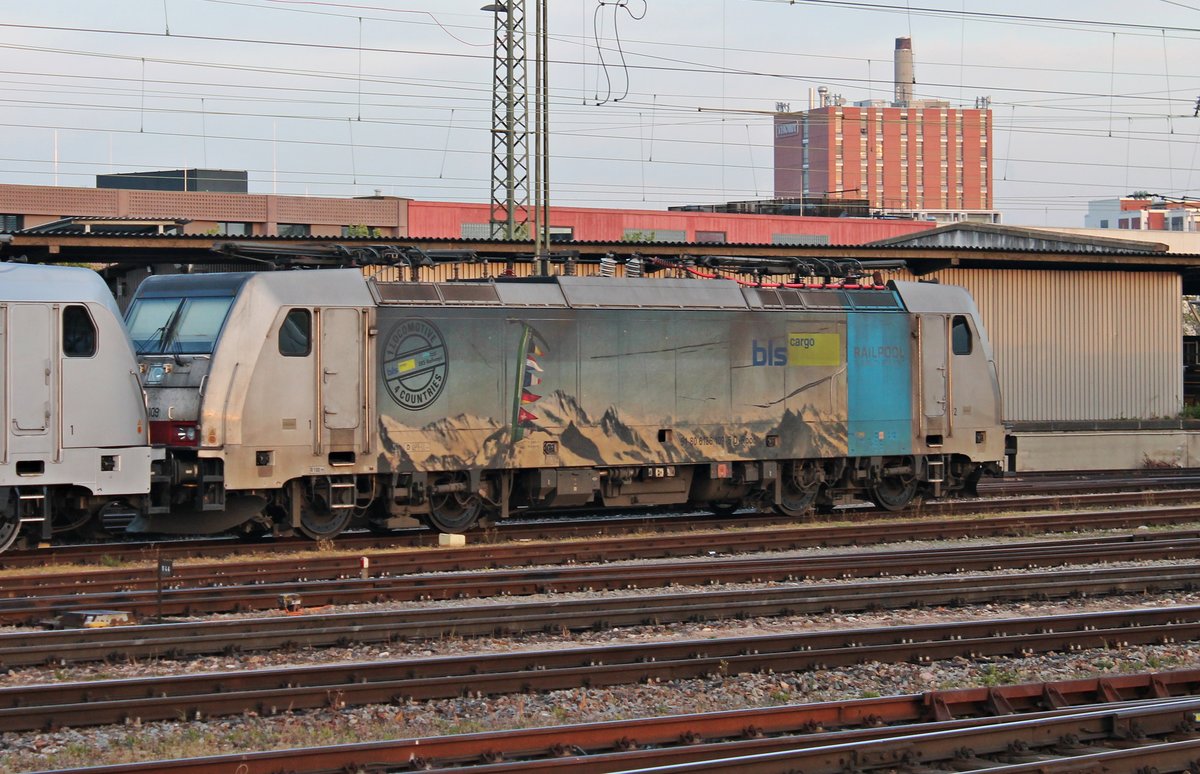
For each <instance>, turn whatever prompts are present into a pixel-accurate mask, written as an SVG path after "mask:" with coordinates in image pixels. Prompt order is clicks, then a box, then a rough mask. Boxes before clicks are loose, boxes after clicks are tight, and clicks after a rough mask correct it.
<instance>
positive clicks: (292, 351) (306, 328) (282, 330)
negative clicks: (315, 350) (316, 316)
mask: <svg viewBox="0 0 1200 774" xmlns="http://www.w3.org/2000/svg"><path fill="white" fill-rule="evenodd" d="M309 352H312V312H310V311H308V310H307V309H292V310H291V311H289V312H288V313H287V317H285V318H284V320H283V325H281V326H279V354H281V355H283V356H284V357H307V356H308V353H309Z"/></svg>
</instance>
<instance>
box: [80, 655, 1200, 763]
mask: <svg viewBox="0 0 1200 774" xmlns="http://www.w3.org/2000/svg"><path fill="white" fill-rule="evenodd" d="M1197 693H1200V671H1196V670H1189V671H1182V670H1181V671H1177V672H1161V673H1152V674H1138V675H1123V676H1117V677H1111V678H1103V679H1087V680H1070V681H1057V682H1049V683H1031V684H1022V685H1009V686H997V687H991V688H971V689H960V690H951V691H930V692H927V693H922V694H909V695H902V696H890V697H886V698H878V699H855V700H850V701H840V702H823V703H819V704H804V705H789V706H782V707H770V708H766V709H750V710H737V711H732V712H714V713H706V714H702V715H675V716H666V717H655V718H639V719H636V720H628V721H613V722H606V723H589V724H582V725H570V726H555V727H542V728H529V729H517V730H512V731H499V732H486V733H474V734H456V735H453V736H439V737H426V738H423V739H400V740H395V741H386V742H372V743H366V744H352V745H337V746H333V747H313V748H307V749H297V750H281V751H271V752H254V753H244V754H238V755H221V756H210V757H204V758H192V759H186V760H172V761H153V762H147V763H132V764H122V765H120V766H104V767H98V768H95V769H92V771H91V772H89V774H116V773H117V772H129V774H139V773H140V772H152V771H153V772H164V773H170V774H209V773H210V772H228V771H237V772H238V773H239V774H277V772H279V771H285V770H286V771H291V772H298V773H300V772H318V771H319V772H328V771H357V772H363V773H364V774H370V773H371V772H385V771H395V770H397V769H401V768H406V769H421V768H425V767H431V768H449V767H459V768H463V767H467V768H469V769H470V770H471V771H474V772H477V773H478V774H482V772H488V771H515V770H521V771H540V770H549V769H568V770H570V771H571V772H573V773H574V772H581V773H583V774H588V773H590V772H612V771H618V770H628V769H632V768H637V767H646V766H665V765H678V764H680V763H684V762H689V763H690V762H695V761H702V760H712V759H714V758H716V759H720V758H728V757H730V756H742V757H745V756H746V755H750V754H758V755H761V754H764V753H774V752H780V751H784V750H792V749H796V748H802V747H814V746H819V745H821V744H823V743H827V742H829V741H834V740H836V741H837V742H840V743H847V742H851V741H856V742H868V741H875V740H878V739H885V738H887V739H898V738H906V739H907V740H908V742H909V744H910V749H912V745H913V739H912V736H913V734H914V732H915V733H918V734H928V733H937V732H944V731H950V730H955V729H961V728H970V727H972V726H975V727H979V726H983V725H995V724H1000V723H1005V722H1010V721H1012V720H1013V719H1016V718H1022V719H1027V720H1038V721H1040V720H1043V719H1051V718H1055V717H1056V716H1057V717H1058V718H1061V717H1063V716H1065V715H1069V714H1075V715H1079V714H1086V713H1090V712H1095V711H1098V710H1107V711H1119V710H1122V709H1127V708H1131V707H1133V706H1135V705H1136V704H1138V703H1143V704H1144V703H1146V702H1148V701H1152V700H1156V699H1157V700H1162V699H1168V698H1170V697H1181V696H1185V697H1186V696H1191V695H1195V694H1197ZM1180 708H1182V706H1181V705H1179V704H1176V705H1175V707H1174V708H1173V709H1180ZM1185 711H1186V710H1185ZM1010 730H1011V727H1010ZM1099 741H1101V740H1098V739H1093V740H1092V744H1096V743H1098V742H1099ZM1144 743H1145V740H1143V746H1144ZM840 771H841V770H839V774H840Z"/></svg>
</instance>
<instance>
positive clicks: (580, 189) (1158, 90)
mask: <svg viewBox="0 0 1200 774" xmlns="http://www.w3.org/2000/svg"><path fill="white" fill-rule="evenodd" d="M485 4H486V3H484V2H481V0H473V2H460V0H443V1H442V2H434V1H433V0H361V2H356V1H355V0H344V1H342V2H337V1H334V0H330V1H328V2H324V1H320V0H108V2H97V0H37V2H29V1H28V0H26V1H25V2H16V1H15V0H0V10H2V13H0V20H2V21H0V106H2V108H3V110H2V112H0V126H2V127H3V137H4V141H3V143H2V148H0V183H30V184H37V185H61V186H84V187H91V186H94V185H95V176H96V175H97V174H104V173H108V172H136V171H145V170H151V169H176V168H181V167H208V168H219V169H243V170H247V171H248V172H249V177H250V190H251V192H255V193H272V192H274V193H280V194H305V195H322V196H362V195H371V194H373V193H375V192H376V191H378V192H380V193H382V194H385V195H394V196H404V197H410V198H415V199H422V200H434V201H465V202H486V201H488V199H489V197H490V195H491V132H490V127H491V121H492V108H491V105H492V92H491V88H492V78H493V69H494V68H493V27H492V25H493V20H494V17H495V14H494V13H493V12H490V11H483V10H481V6H483V5H485ZM548 4H549V14H548V15H549V20H548V27H547V29H548V34H549V37H550V60H551V63H550V67H549V81H550V91H551V108H550V150H551V201H552V203H553V204H555V205H564V206H591V207H627V208H639V209H664V208H666V207H668V206H671V205H678V204H699V203H713V202H724V201H737V200H745V199H759V198H770V197H771V196H772V195H773V190H772V185H773V174H772V145H771V144H772V131H773V130H772V119H771V115H772V112H773V111H774V109H775V105H776V103H777V102H786V103H789V104H790V106H791V109H793V110H798V109H804V108H806V107H807V106H808V95H809V92H810V89H813V88H816V87H818V86H827V87H828V88H829V89H830V91H831V92H833V93H834V94H840V95H842V96H843V97H845V99H846V100H847V101H848V102H854V101H857V100H863V99H885V98H890V96H891V93H892V50H893V47H894V40H895V38H896V37H900V36H910V37H911V38H912V39H913V49H914V60H915V63H916V80H917V84H916V87H915V91H916V94H915V96H916V97H917V98H925V99H945V100H949V101H950V102H951V104H952V105H963V106H967V107H971V106H974V104H975V100H976V98H978V97H988V98H990V100H991V107H992V110H993V114H994V116H993V121H994V135H993V164H994V192H995V206H996V208H997V209H999V210H1001V211H1002V213H1003V217H1004V222H1005V223H1010V224H1017V225H1020V224H1027V225H1052V226H1054V225H1057V226H1082V225H1083V215H1084V212H1085V211H1086V209H1087V202H1088V201H1089V200H1093V199H1104V198H1109V199H1111V198H1115V197H1117V196H1122V195H1127V194H1130V193H1133V192H1135V191H1147V192H1150V193H1154V194H1160V195H1163V196H1166V197H1187V196H1193V197H1195V196H1200V174H1197V173H1196V164H1197V162H1198V161H1200V156H1198V151H1200V118H1198V117H1196V116H1195V112H1196V110H1197V105H1198V104H1200V103H1198V100H1200V57H1197V56H1196V53H1195V52H1196V51H1197V50H1198V49H1197V43H1198V41H1200V0H1143V1H1142V2H1139V3H1135V4H1131V3H1128V2H1112V1H1110V0H1088V1H1086V2H1085V1H1084V0H1058V2H1054V3H1049V2H1045V0H1042V2H1032V1H1029V0H1007V2H1004V3H998V2H985V1H984V0H907V1H906V2H894V1H893V2H885V1H884V0H861V1H859V2H854V1H852V0H618V1H616V2H614V0H549V3H548ZM527 15H528V19H529V26H530V32H531V33H532V29H533V20H534V0H527ZM531 51H532V43H531ZM529 85H530V87H531V88H532V85H533V68H532V61H531V62H530V66H529ZM530 119H531V122H532V109H531V112H530ZM530 147H531V149H532V139H531V141H530Z"/></svg>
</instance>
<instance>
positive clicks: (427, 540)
mask: <svg viewBox="0 0 1200 774" xmlns="http://www.w3.org/2000/svg"><path fill="white" fill-rule="evenodd" d="M1026 475H1029V474H1026ZM1106 482H1107V484H1106ZM1198 484H1200V475H1197V474H1195V472H1193V471H1188V472H1187V475H1184V474H1183V473H1180V474H1175V475H1156V476H1150V475H1143V476H1134V477H1128V476H1126V478H1124V479H1120V480H1114V479H1104V478H1102V479H1101V482H1100V483H1097V481H1095V480H1091V479H1081V478H1076V477H1071V478H1067V479H1063V480H1049V481H1047V480H1045V478H1044V477H1038V476H1033V477H1031V478H1027V479H1026V478H1022V479H1019V480H1015V481H1008V482H1006V483H997V484H991V485H986V484H985V485H981V486H980V492H981V494H984V495H985V496H984V497H982V498H979V499H970V500H939V501H932V502H928V503H924V504H922V505H921V506H920V507H919V508H917V509H915V510H914V512H915V513H920V514H922V515H930V516H936V515H947V516H948V515H956V514H965V513H976V514H982V513H996V512H1000V511H1005V512H1009V511H1031V510H1049V509H1062V508H1096V507H1121V506H1126V507H1129V506H1139V505H1140V506H1149V505H1167V504H1172V503H1185V502H1196V501H1197V500H1200V489H1197V488H1195V487H1196V486H1197V485H1198ZM1104 485H1107V486H1121V487H1129V488H1131V489H1132V491H1116V492H1096V488H1097V486H1104ZM1151 486H1153V487H1160V488H1159V489H1157V490H1155V491H1145V488H1146V487H1151ZM1179 487H1183V488H1182V489H1179ZM1028 491H1035V492H1041V493H1042V494H1034V495H1028V494H1027V495H1021V496H1014V495H1018V494H1019V493H1021V492H1028ZM881 515H883V514H882V513H881V512H880V511H878V510H875V509H871V508H867V507H863V508H841V509H838V511H837V512H836V513H835V514H834V515H833V516H832V517H824V518H825V519H829V518H835V519H838V520H864V519H876V518H879V517H880V516H881ZM789 524H795V520H794V519H790V518H786V517H782V516H778V515H773V514H757V513H753V512H749V511H747V512H743V513H740V514H738V515H737V516H736V517H733V518H731V517H729V516H717V515H713V514H705V513H694V512H693V513H684V514H679V513H675V514H671V513H661V514H645V513H638V514H633V515H621V516H613V515H611V514H610V515H607V516H604V517H602V518H564V519H560V520H544V521H531V520H528V519H525V520H514V521H512V522H508V523H504V524H499V525H496V526H495V527H493V528H492V529H490V530H485V531H479V532H476V533H473V534H474V535H475V539H476V540H484V541H489V542H502V541H503V542H514V541H527V540H546V539H563V538H569V537H591V536H595V535H620V534H628V533H631V532H644V531H655V532H686V531H695V530H697V529H705V528H724V527H746V528H749V527H769V526H785V525H789ZM437 539H438V538H437V535H436V534H434V533H432V532H430V531H429V530H426V529H411V530H401V531H398V532H396V533H392V534H388V535H363V534H358V533H349V534H346V535H343V536H340V537H339V538H338V539H337V541H336V544H335V545H336V548H337V549H339V550H342V551H375V550H387V549H393V548H422V547H431V546H435V545H437ZM312 548H313V543H312V541H309V540H306V539H303V538H274V539H268V540H262V541H256V542H249V543H247V542H243V541H241V540H238V539H236V538H228V537H223V538H207V539H192V540H187V539H170V540H149V541H137V542H130V541H122V542H119V543H100V544H84V545H53V546H50V547H47V548H38V549H30V550H22V551H7V552H5V553H4V554H2V555H0V569H17V568H21V567H44V566H47V565H54V564H64V565H65V564H106V563H117V562H138V561H155V560H157V559H160V558H166V559H194V558H217V557H226V556H236V555H237V554H240V553H246V552H253V553H256V554H266V553H296V552H303V551H309V550H311V549H312Z"/></svg>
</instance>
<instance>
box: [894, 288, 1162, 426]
mask: <svg viewBox="0 0 1200 774" xmlns="http://www.w3.org/2000/svg"><path fill="white" fill-rule="evenodd" d="M905 274H907V272H900V273H899V274H898V276H903V275H905ZM933 276H934V277H936V278H937V279H938V280H939V281H941V282H943V283H947V284H953V285H961V286H963V287H965V288H967V289H968V290H969V291H970V292H971V295H973V296H974V297H975V302H976V303H977V304H978V306H979V311H980V314H982V315H983V320H984V325H985V326H986V327H987V331H988V335H989V337H990V339H991V342H992V347H993V350H994V352H995V357H996V367H997V369H998V370H999V375H1000V385H1001V393H1002V395H1003V396H1004V414H1005V419H1006V421H1012V422H1088V421H1094V422H1104V421H1109V420H1119V419H1157V418H1164V417H1175V416H1176V415H1177V414H1178V413H1179V409H1180V406H1181V405H1182V403H1183V322H1182V312H1181V307H1180V299H1181V295H1182V289H1181V280H1180V276H1179V275H1178V274H1175V273H1170V272H1122V271H1053V270H1037V271H1031V270H1005V271H995V270H991V269H946V270H944V271H939V272H937V273H936V274H935V275H933ZM923 279H929V277H928V276H926V277H923Z"/></svg>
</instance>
